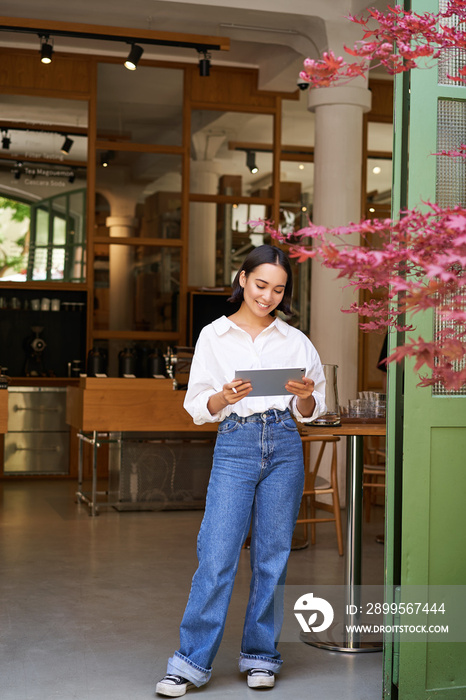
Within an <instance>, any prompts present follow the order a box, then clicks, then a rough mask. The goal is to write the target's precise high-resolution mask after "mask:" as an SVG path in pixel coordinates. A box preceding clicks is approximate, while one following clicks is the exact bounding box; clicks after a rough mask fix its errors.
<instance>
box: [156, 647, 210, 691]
mask: <svg viewBox="0 0 466 700" xmlns="http://www.w3.org/2000/svg"><path fill="white" fill-rule="evenodd" d="M167 673H173V674H175V675H176V676H182V677H183V678H186V680H188V681H191V683H194V685H195V686H196V687H197V688H199V687H200V686H201V685H204V684H205V683H207V682H208V681H209V680H210V676H211V675H212V669H211V668H202V666H198V665H197V664H193V662H192V661H190V660H189V659H188V658H186V656H183V654H180V652H179V651H175V653H174V654H173V656H172V657H170V658H169V659H168V665H167Z"/></svg>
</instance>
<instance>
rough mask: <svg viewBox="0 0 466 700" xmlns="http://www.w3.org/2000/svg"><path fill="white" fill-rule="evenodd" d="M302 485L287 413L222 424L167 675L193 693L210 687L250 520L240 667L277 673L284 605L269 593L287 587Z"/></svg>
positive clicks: (299, 452) (300, 461)
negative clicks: (182, 680) (177, 641)
mask: <svg viewBox="0 0 466 700" xmlns="http://www.w3.org/2000/svg"><path fill="white" fill-rule="evenodd" d="M303 485H304V467H303V450H302V445H301V438H300V436H299V433H298V430H297V428H296V425H295V423H294V421H293V419H292V418H291V415H290V413H289V411H276V410H275V409H272V410H269V411H267V412H266V413H262V414H257V413H256V414H254V415H252V416H249V417H247V418H240V417H239V416H237V415H236V414H235V413H233V414H231V415H230V416H229V417H228V418H226V419H225V420H224V421H222V422H221V423H220V425H219V427H218V435H217V442H216V445H215V451H214V459H213V466H212V472H211V476H210V481H209V487H208V490H207V499H206V508H205V514H204V518H203V520H202V524H201V528H200V530H199V536H198V540H197V555H198V559H199V567H198V569H197V571H196V573H195V574H194V577H193V581H192V585H191V592H190V594H189V600H188V604H187V606H186V610H185V613H184V616H183V620H182V622H181V627H180V649H179V651H176V652H175V653H174V655H173V657H171V658H170V659H169V662H168V670H167V673H174V674H177V675H180V676H183V677H184V678H187V679H188V680H190V681H191V682H192V683H194V684H195V685H196V686H201V685H203V684H204V683H207V681H208V680H209V678H210V675H211V672H212V668H211V667H212V662H213V660H214V657H215V655H216V653H217V650H218V647H219V645H220V641H221V638H222V635H223V630H224V626H225V620H226V616H227V611H228V605H229V603H230V598H231V593H232V590H233V583H234V579H235V575H236V571H237V568H238V562H239V557H240V553H241V548H242V546H243V543H244V540H245V538H246V536H247V534H248V531H249V526H250V524H251V521H252V534H251V550H250V556H251V569H252V579H251V587H250V594H249V602H248V606H247V610H246V617H245V621H244V629H243V639H242V644H241V655H240V661H239V667H240V671H247V670H248V669H250V668H263V669H269V670H270V671H273V672H274V673H277V672H278V671H279V670H280V666H281V664H282V663H283V662H282V660H281V658H280V654H279V652H278V651H277V642H276V640H277V639H278V635H279V632H280V629H281V626H282V622H283V603H282V601H277V600H276V598H275V596H274V594H275V586H282V585H283V584H284V582H285V577H286V567H287V562H288V557H289V554H290V548H291V538H292V535H293V530H294V527H295V523H296V519H297V517H298V511H299V506H300V503H301V496H302V492H303ZM277 603H278V605H277ZM277 610H278V611H279V612H278V615H277Z"/></svg>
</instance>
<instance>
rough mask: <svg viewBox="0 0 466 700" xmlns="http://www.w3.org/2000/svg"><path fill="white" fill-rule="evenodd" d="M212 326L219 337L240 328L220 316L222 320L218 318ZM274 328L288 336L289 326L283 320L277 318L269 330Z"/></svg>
mask: <svg viewBox="0 0 466 700" xmlns="http://www.w3.org/2000/svg"><path fill="white" fill-rule="evenodd" d="M212 326H213V328H214V330H215V332H216V333H217V335H224V334H225V333H227V332H228V331H229V330H230V328H238V326H236V324H234V323H233V322H232V321H230V319H229V318H227V317H226V316H220V318H217V319H216V320H215V321H213V323H212ZM272 327H274V328H276V329H277V331H280V333H281V334H282V335H284V336H287V335H288V330H289V326H288V324H287V323H285V321H282V320H281V318H278V316H276V317H275V318H274V320H273V322H272V323H271V324H270V326H269V328H272Z"/></svg>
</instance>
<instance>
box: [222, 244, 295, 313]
mask: <svg viewBox="0 0 466 700" xmlns="http://www.w3.org/2000/svg"><path fill="white" fill-rule="evenodd" d="M266 263H269V264H271V265H280V266H281V267H283V269H284V270H285V272H286V276H287V278H286V285H285V292H284V294H283V299H282V300H281V302H280V303H279V305H278V306H277V310H278V311H283V313H284V314H285V315H286V316H291V314H292V313H293V312H292V310H291V298H292V294H293V272H292V270H291V265H290V261H289V260H288V258H287V256H286V255H285V253H284V252H283V251H282V250H280V248H276V247H275V246H272V245H267V244H264V245H260V246H258V247H257V248H254V249H253V250H251V252H250V253H249V255H247V256H246V258H245V259H244V262H243V264H242V265H241V267H240V269H239V270H238V272H237V273H236V276H235V279H234V280H233V285H232V294H231V297H230V298H229V299H228V301H231V302H232V303H241V302H242V301H243V299H244V295H243V288H242V286H241V285H240V283H239V278H240V275H241V273H242V272H243V271H244V273H245V275H246V277H248V276H249V274H250V273H251V272H252V271H253V270H255V269H256V267H259V265H264V264H266Z"/></svg>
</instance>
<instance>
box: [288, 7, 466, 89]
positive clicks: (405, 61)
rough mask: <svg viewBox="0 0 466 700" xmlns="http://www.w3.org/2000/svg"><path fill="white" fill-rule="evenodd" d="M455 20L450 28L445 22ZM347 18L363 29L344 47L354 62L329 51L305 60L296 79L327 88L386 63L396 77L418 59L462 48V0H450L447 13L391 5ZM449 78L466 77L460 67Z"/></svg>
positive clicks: (465, 13)
mask: <svg viewBox="0 0 466 700" xmlns="http://www.w3.org/2000/svg"><path fill="white" fill-rule="evenodd" d="M452 18H454V19H455V22H454V26H452V24H453V23H452V22H449V20H451V19H452ZM348 19H349V20H350V21H351V22H353V23H355V24H358V25H360V27H361V29H362V30H363V32H364V35H363V38H362V39H361V41H358V42H356V44H355V45H354V47H353V48H349V47H346V46H345V51H346V52H347V53H348V54H349V55H351V56H354V57H355V58H356V59H357V60H356V61H353V62H352V63H349V62H347V61H345V60H344V59H343V58H342V57H341V56H340V57H337V56H335V54H334V53H333V52H332V51H328V52H326V53H324V54H323V56H322V58H321V59H320V60H317V61H316V60H314V59H310V58H308V59H306V60H305V61H304V70H303V71H302V72H301V73H300V77H301V78H302V79H303V80H306V81H308V82H309V83H310V85H311V87H328V86H329V85H331V84H332V83H337V82H341V81H342V80H351V79H353V78H355V77H357V76H359V75H365V74H366V73H367V71H368V70H369V69H370V68H376V67H378V66H384V67H385V69H386V70H387V72H388V73H390V74H391V75H394V74H396V73H401V72H403V71H407V70H411V69H412V68H417V67H418V66H419V59H421V58H422V59H424V60H425V59H437V58H439V56H440V52H441V51H444V50H447V49H451V48H461V49H466V30H465V29H463V28H462V27H461V25H462V23H463V22H465V21H466V3H465V0H450V2H449V4H448V7H447V10H446V11H445V12H438V13H436V14H434V13H431V12H426V13H424V14H422V15H420V14H417V13H415V12H412V11H410V10H409V11H408V10H404V9H403V8H402V7H401V6H400V5H395V7H389V8H388V11H387V12H380V11H379V10H376V9H370V10H368V14H367V16H363V17H356V16H354V15H349V17H348ZM450 78H451V79H452V80H458V81H463V80H466V67H465V68H461V69H460V70H459V71H458V74H457V75H456V76H450Z"/></svg>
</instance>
